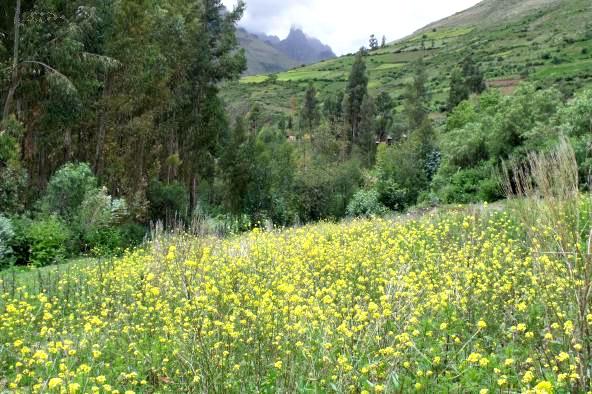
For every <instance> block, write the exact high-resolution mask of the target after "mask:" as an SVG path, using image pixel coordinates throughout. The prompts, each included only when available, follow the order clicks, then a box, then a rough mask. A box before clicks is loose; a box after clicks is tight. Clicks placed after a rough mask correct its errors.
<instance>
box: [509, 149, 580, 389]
mask: <svg viewBox="0 0 592 394" xmlns="http://www.w3.org/2000/svg"><path fill="white" fill-rule="evenodd" d="M502 185H503V188H504V191H505V194H506V196H507V198H508V200H509V201H508V207H509V208H510V210H511V211H512V213H513V215H514V216H515V217H517V218H518V219H519V220H520V221H521V222H522V223H523V225H524V228H525V234H526V235H527V240H528V242H529V244H530V245H529V247H530V250H531V251H532V252H533V254H534V257H535V264H538V265H539V267H538V268H539V269H540V270H544V269H545V268H544V264H540V258H541V256H549V255H551V256H552V257H553V258H555V259H560V260H561V261H562V262H563V264H564V265H565V267H566V268H567V271H566V272H568V274H569V280H570V282H571V283H573V284H574V286H573V288H572V289H571V298H572V299H571V300H570V301H571V302H570V303H569V304H570V305H572V306H573V308H575V309H576V310H575V311H574V312H575V313H574V315H575V316H577V322H576V331H575V335H574V338H575V340H576V341H577V342H579V343H581V344H583V345H584V346H583V351H582V353H581V358H582V363H581V364H580V370H579V371H578V372H579V374H580V376H581V377H582V379H581V388H582V389H583V388H584V387H589V386H590V383H591V379H592V373H591V368H592V336H591V332H590V325H589V321H588V320H589V319H590V312H591V302H592V226H591V223H592V194H590V193H583V192H581V190H580V187H579V180H578V163H577V160H576V156H575V153H574V150H573V148H572V146H571V144H570V143H569V141H567V140H565V139H562V140H561V142H560V143H559V145H558V146H557V148H556V149H555V150H553V151H551V152H547V153H531V154H530V155H528V158H527V160H526V161H525V162H524V163H521V164H514V165H513V166H507V165H504V166H503V182H502Z"/></svg>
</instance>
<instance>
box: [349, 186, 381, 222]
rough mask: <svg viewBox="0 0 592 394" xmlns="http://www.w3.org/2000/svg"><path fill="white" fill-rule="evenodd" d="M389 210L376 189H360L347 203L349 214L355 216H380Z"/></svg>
mask: <svg viewBox="0 0 592 394" xmlns="http://www.w3.org/2000/svg"><path fill="white" fill-rule="evenodd" d="M387 212H388V208H387V207H385V206H384V205H383V204H382V203H381V202H380V196H379V194H378V192H377V191H376V190H359V191H358V192H357V193H356V194H354V196H353V198H352V199H351V201H350V202H349V204H348V205H347V215H348V216H353V217H371V216H380V215H384V214H386V213H387Z"/></svg>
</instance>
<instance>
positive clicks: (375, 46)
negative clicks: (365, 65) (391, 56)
mask: <svg viewBox="0 0 592 394" xmlns="http://www.w3.org/2000/svg"><path fill="white" fill-rule="evenodd" d="M377 49H378V39H377V38H376V36H375V35H374V34H372V35H371V36H370V50H371V51H375V50H377Z"/></svg>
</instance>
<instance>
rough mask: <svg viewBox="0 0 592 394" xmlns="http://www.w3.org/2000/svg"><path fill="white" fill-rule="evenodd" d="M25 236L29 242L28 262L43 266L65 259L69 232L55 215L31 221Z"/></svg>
mask: <svg viewBox="0 0 592 394" xmlns="http://www.w3.org/2000/svg"><path fill="white" fill-rule="evenodd" d="M25 236H26V239H27V242H28V244H29V253H30V256H29V263H30V264H32V265H34V266H38V267H43V266H47V265H50V264H56V263H60V262H62V261H63V260H64V259H65V257H66V255H67V248H66V245H67V243H68V241H69V240H70V232H69V230H68V228H67V227H66V225H64V223H62V221H60V220H59V218H58V217H57V216H55V215H52V216H47V217H44V218H41V219H39V220H36V221H33V222H32V223H31V225H30V226H29V228H28V229H27V231H26V235H25Z"/></svg>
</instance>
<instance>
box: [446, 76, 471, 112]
mask: <svg viewBox="0 0 592 394" xmlns="http://www.w3.org/2000/svg"><path fill="white" fill-rule="evenodd" d="M469 94H470V92H469V88H468V86H467V84H466V81H465V79H464V77H463V75H462V71H461V70H460V69H458V68H455V69H454V71H452V76H451V77H450V93H449V96H448V110H449V111H452V110H453V109H454V108H456V106H457V105H458V104H460V103H461V102H462V101H464V100H466V99H468V98H469Z"/></svg>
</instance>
